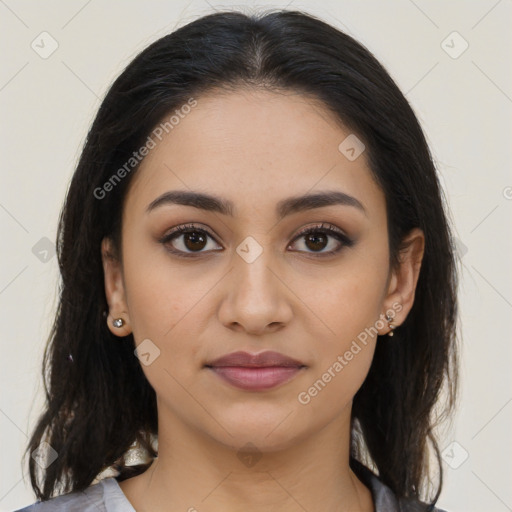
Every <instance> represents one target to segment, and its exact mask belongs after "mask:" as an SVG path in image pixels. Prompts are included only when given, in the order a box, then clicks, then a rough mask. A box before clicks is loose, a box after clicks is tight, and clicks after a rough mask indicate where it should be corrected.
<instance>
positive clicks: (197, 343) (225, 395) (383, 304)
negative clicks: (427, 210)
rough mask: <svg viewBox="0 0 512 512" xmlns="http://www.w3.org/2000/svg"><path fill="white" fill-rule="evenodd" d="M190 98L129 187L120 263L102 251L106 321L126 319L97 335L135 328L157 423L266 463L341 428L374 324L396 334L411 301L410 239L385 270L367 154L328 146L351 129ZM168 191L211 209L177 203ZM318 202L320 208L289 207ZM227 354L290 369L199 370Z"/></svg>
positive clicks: (316, 107) (316, 112) (260, 96)
mask: <svg viewBox="0 0 512 512" xmlns="http://www.w3.org/2000/svg"><path fill="white" fill-rule="evenodd" d="M196 99H197V105H196V106H195V107H194V108H193V109H191V111H190V112H189V113H188V114H187V115H186V116H183V117H182V118H180V121H179V124H177V125H175V126H174V127H173V129H172V130H170V131H169V133H168V134H166V135H165V136H164V137H162V140H161V141H158V139H157V140H156V142H157V143H156V146H155V147H154V148H153V149H151V151H150V152H149V154H148V155H147V156H146V158H145V159H144V161H143V162H142V164H141V166H140V168H139V169H138V170H137V172H136V175H135V176H134V177H133V179H132V182H131V184H130V187H129V190H128V193H127V196H126V199H125V203H124V208H123V217H122V247H121V251H122V262H121V261H115V260H112V259H110V258H108V257H107V256H106V253H107V250H108V247H109V245H108V244H109V242H108V241H107V240H105V241H104V244H103V250H104V269H105V286H106V293H107V299H108V302H109V307H110V315H109V320H112V319H113V318H116V317H122V318H123V319H124V320H125V325H124V326H123V327H122V328H121V329H116V328H114V327H112V326H111V323H110V322H109V325H110V328H111V330H112V332H113V333H115V334H117V335H126V334H128V333H130V332H133V335H134V339H135V343H136V345H137V346H138V347H140V352H141V353H143V354H144V356H143V357H141V365H142V369H143V371H144V373H145V375H146V377H147V379H148V381H149V382H150V384H151V386H152V387H153V388H154V390H155V392H156V395H157V402H158V413H159V421H162V419H163V418H166V421H169V422H172V423H174V424H175V425H177V424H179V425H181V426H183V427H184V428H186V429H189V430H190V431H193V432H195V433H197V435H204V436H206V437H208V438H209V439H213V440H215V441H217V442H219V443H222V444H225V445H229V446H238V447H240V446H243V445H245V444H246V443H247V442H251V443H253V444H254V445H256V446H257V447H258V448H259V449H260V450H262V451H264V450H268V451H271V450H275V449H279V448H283V447H285V446H288V445H291V444H293V443H294V442H296V441H297V440H299V439H301V438H305V437H307V436H311V435H314V433H315V432H318V431H320V430H321V429H322V428H324V427H325V426H326V425H327V424H329V423H331V422H333V421H345V422H346V421H348V420H349V418H350V410H351V403H352V399H353V397H354V395H355V393H356V391H357V390H358V389H359V387H360V386H361V384H362V383H363V381H364V379H365V377H366V375H367V372H368V369H369V367H370V364H371V361H372V357H373V354H374V349H375V344H376V340H377V337H376V333H377V332H378V333H379V334H385V333H387V332H389V327H388V322H387V321H386V320H385V318H384V316H385V315H386V312H388V313H391V315H392V316H393V317H394V320H393V324H396V325H399V324H400V323H401V322H402V321H403V319H404V318H405V315H406V314H407V312H408V310H409V309H410V306H411V305H412V299H413V295H414V287H415V284H416V279H417V273H418V271H419V265H418V262H419V261H420V260H421V250H422V249H421V236H416V240H417V241H418V244H416V247H417V248H418V250H416V251H412V252H411V258H409V259H408V257H407V255H406V256H404V264H403V266H402V267H401V269H399V270H397V271H396V272H395V271H392V270H391V269H390V267H389V251H388V232H387V219H386V203H385V197H384V195H383V193H382V191H381V190H380V189H379V187H378V186H377V185H376V183H375V182H374V180H373V179H372V176H371V174H370V171H369V168H368V165H367V160H366V155H365V153H364V152H363V153H362V154H361V155H360V156H358V157H357V158H355V159H354V156H356V155H357V153H355V152H351V151H350V149H348V151H347V147H348V148H350V147H351V146H350V144H348V143H349V142H350V141H352V142H353V135H352V138H350V139H348V141H347V142H345V143H344V144H345V145H343V144H342V145H341V150H340V149H339V147H340V144H341V143H342V142H343V141H344V140H345V139H346V138H347V137H349V136H351V133H350V131H348V130H346V129H344V128H343V127H342V126H341V125H340V124H339V123H337V122H336V120H335V119H334V118H333V117H332V115H331V114H330V113H328V112H327V111H326V110H325V109H324V108H323V107H322V106H321V105H320V104H319V103H317V102H315V101H314V100H313V99H311V98H307V97H305V96H303V95H299V94H295V93H292V92H288V93H286V94H285V93H282V94H277V93H272V92H267V91H265V92H263V91H239V92H236V93H233V92H231V93H224V94H220V93H211V94H209V95H205V96H201V97H199V98H196ZM347 144H348V146H347ZM352 146H353V144H352ZM354 147H355V150H356V151H357V150H358V149H359V148H360V146H354ZM177 191H180V192H186V193H191V192H193V193H197V194H207V195H209V196H213V197H214V198H215V199H216V201H218V203H217V202H215V201H213V200H208V201H203V202H202V203H201V204H199V203H197V202H196V203H195V204H196V206H192V205H191V204H190V201H188V204H182V203H184V202H185V203H187V201H183V200H181V201H180V200H176V196H174V200H173V196H172V194H169V193H172V192H177ZM316 194H330V196H329V195H328V196H324V199H323V200H322V199H317V200H316V201H314V200H313V201H307V200H302V201H295V200H296V199H297V198H299V197H301V196H305V195H316ZM325 197H327V198H328V199H329V198H330V200H326V199H325ZM182 199H183V198H182ZM219 203H220V204H224V206H226V207H225V208H221V207H220V206H219ZM200 206H202V207H200ZM213 206H215V208H213ZM212 208H213V209H212ZM177 228H180V229H181V228H184V229H185V231H176V229H177ZM307 230H310V232H309V233H306V234H305V233H304V232H305V231H307ZM413 246H414V244H413ZM235 351H244V352H248V353H250V354H259V353H262V352H265V351H275V352H278V353H280V354H282V355H284V356H288V357H289V358H292V359H293V360H295V361H296V362H297V361H298V362H299V363H300V365H299V368H297V367H281V368H276V367H274V368H273V369H272V368H270V369H269V368H267V369H266V370H261V369H260V370H259V372H260V373H259V375H256V373H255V371H256V370H255V369H254V368H252V369H250V368H249V369H248V368H245V369H242V370H240V368H239V369H238V370H237V369H231V370H226V368H224V369H220V370H219V368H218V367H216V368H211V367H208V366H207V365H208V364H209V363H211V362H212V361H214V360H215V359H217V358H219V357H221V356H224V355H227V354H230V353H232V352H235ZM227 379H231V380H227ZM255 382H257V383H259V385H260V386H259V387H258V386H257V385H255V384H254V383H255ZM251 383H252V384H251Z"/></svg>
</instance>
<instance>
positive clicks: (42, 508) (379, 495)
mask: <svg viewBox="0 0 512 512" xmlns="http://www.w3.org/2000/svg"><path fill="white" fill-rule="evenodd" d="M353 469H354V472H355V473H356V474H357V476H358V477H359V478H360V479H361V481H362V482H363V483H364V484H365V485H366V486H367V487H368V488H369V489H370V491H371V493H372V497H373V502H374V504H375V512H444V511H443V510H440V509H437V508H432V509H429V508H428V507H427V506H426V505H425V504H423V503H420V502H418V501H409V500H397V498H396V497H395V495H394V494H393V492H392V491H391V489H390V488H389V487H387V486H386V485H384V484H383V483H382V482H381V481H380V480H379V479H378V477H377V476H376V475H375V474H374V473H372V472H371V471H370V470H369V469H367V468H366V467H364V466H362V465H358V466H357V467H353ZM14 512H136V511H135V509H134V508H133V507H132V505H131V503H130V502H129V501H128V498H127V497H126V496H125V494H124V493H123V491H122V490H121V487H119V484H118V482H117V480H116V478H115V477H108V478H104V479H103V480H101V481H100V482H98V483H97V484H94V485H91V486H89V487H88V488H87V489H85V490H84V491H83V492H81V491H77V492H72V493H69V494H64V495H62V496H57V497H55V498H51V499H49V500H47V501H41V502H36V503H34V504H33V505H29V506H28V507H25V508H21V509H18V510H16V511H14Z"/></svg>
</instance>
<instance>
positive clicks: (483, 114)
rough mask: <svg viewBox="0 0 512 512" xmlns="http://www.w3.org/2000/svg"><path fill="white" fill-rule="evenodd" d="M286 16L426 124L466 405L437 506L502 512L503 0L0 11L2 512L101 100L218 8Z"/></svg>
mask: <svg viewBox="0 0 512 512" xmlns="http://www.w3.org/2000/svg"><path fill="white" fill-rule="evenodd" d="M285 6H287V8H288V9H301V10H304V11H307V12H311V13H313V14H315V15H317V16H319V17H321V18H323V19H324V20H325V21H327V22H329V23H332V24H333V25H335V26H336V27H338V28H339V29H341V30H344V31H346V32H347V33H348V34H350V35H352V36H353V37H355V38H356V39H357V40H358V41H360V42H362V43H363V44H364V45H365V46H367V47H368V48H369V49H370V50H371V51H372V52H373V53H374V54H375V55H376V57H377V58H378V59H379V60H380V61H381V62H382V63H383V64H384V65H385V67H386V68H387V69H388V71H389V72H390V74H391V75H392V76H393V78H394V79H395V80H396V82H397V83H398V85H399V87H400V88H401V89H402V91H403V92H404V93H405V94H406V97H407V98H408V100H409V101H410V103H411V105H412V106H413V108H414V110H415V112H416V114H417V115H418V117H419V119H420V122H421V123H422V126H423V128H424V130H425V133H426V135H427V138H428V141H429V143H430V145H431V149H432V152H433V155H434V157H435V159H436V162H437V165H438V169H439V173H440V176H441V179H442V183H443V187H444V190H445V193H446V196H447V199H448V201H449V206H450V211H451V216H452V217H453V222H454V225H455V229H456V236H457V244H458V248H459V251H460V254H461V256H462V267H461V285H460V307H461V325H462V328H461V339H462V358H461V374H462V385H461V399H460V404H459V408H458V413H457V415H456V417H455V421H454V422H453V425H452V428H451V429H449V430H447V431H446V437H445V438H444V439H443V441H442V443H441V448H442V449H443V453H444V462H443V464H444V466H445V475H446V481H445V487H444V490H443V493H442V495H441V499H440V501H439V505H440V506H441V507H442V508H445V509H447V510H449V511H451V512H481V511H483V510H485V511H486V512H506V511H507V510H512V486H511V485H510V482H512V478H511V477H512V470H511V467H512V464H511V460H512V442H511V435H510V434H511V432H512V403H511V402H512V386H511V380H512V377H511V372H510V366H511V361H512V358H511V352H512V349H511V346H512V344H511V343H510V342H511V339H510V338H511V336H510V332H511V321H510V320H511V317H512V315H511V313H512V286H511V284H512V271H511V265H510V261H512V260H511V254H512V241H511V240H512V236H511V234H512V230H511V224H512V222H511V220H512V216H511V213H512V175H511V172H510V168H511V132H512V130H511V124H512V121H511V119H512V117H511V114H512V85H511V84H512V80H511V65H512V58H511V56H512V55H511V53H512V52H511V49H512V42H511V32H512V31H511V30H510V29H511V19H512V2H511V1H510V0H500V1H497V0H480V1H471V2H468V1H463V0H460V1H444V2H441V1H424V0H415V1H412V0H393V1H379V0H372V1H356V0H340V1H334V0H328V1H324V0H315V1H307V2H304V1H302V2H301V1H300V0H295V1H292V2H278V1H275V2H269V3H259V4H255V3H251V2H247V3H244V4H240V3H237V4H231V3H229V2H226V3H222V4H221V3H218V2H216V1H214V0H210V1H209V2H207V1H206V0H197V1H192V2H186V1H163V0H150V1H144V2H142V1H124V2H122V3H121V2H113V1H111V2H109V1H106V0H89V1H87V0H72V1H69V0H68V1H64V0H53V1H45V2H37V1H32V2H30V1H22V0H0V41H1V48H2V51H3V53H2V65H1V68H0V108H1V121H2V122H1V134H0V146H1V160H0V164H1V185H0V229H1V240H2V242H1V244H2V245H1V251H0V256H1V265H0V314H1V320H0V329H1V333H0V339H1V362H0V364H1V398H0V428H1V435H0V442H1V457H0V464H1V474H0V510H2V511H9V510H13V509H15V508H18V507H21V506H23V505H27V504H29V503H32V502H34V501H35V497H34V495H33V493H32V491H31V488H30V487H29V484H28V478H27V477H25V478H24V477H23V475H24V473H26V467H22V465H21V456H22V452H23V450H24V448H25V446H26V442H27V436H28V434H29V433H30V432H31V430H32V428H33V427H34V422H35V419H36V418H37V416H38V414H39V413H40V411H41V407H42V399H43V391H42V380H41V370H40V368H41V357H42V352H43V348H44V344H45V342H46V339H47V336H48V331H49V328H50V324H51V320H52V315H53V313H54V308H55V302H56V301H55V297H56V291H57V283H58V269H57V262H56V257H55V256H54V252H53V251H54V245H53V243H54V239H55V234H56V226H57V218H58V213H59V209H60V206H61V203H62V201H63V199H64V194H65V191H66V188H67V185H68V182H69V179H70V177H71V175H72V173H73V170H74V167H75V165H76V162H77V158H78V156H79V154H80V150H81V146H82V144H83V141H84V138H85V135H86V133H87V130H88V128H89V125H90V123H91V121H92V119H93V117H94V115H95V113H96V110H97V108H98V106H99V104H100V100H101V98H102V97H103V96H104V94H105V92H106V90H107V89H108V87H109V85H110V84H111V82H112V81H113V79H114V78H115V77H116V76H117V75H118V74H119V73H120V72H121V71H122V69H123V68H124V67H125V66H126V64H127V63H128V62H129V61H130V60H131V59H132V58H133V57H134V56H135V55H136V54H137V53H138V52H139V51H141V50H142V49H143V48H144V47H146V46H147V45H148V44H149V43H151V42H153V41H155V40H156V39H158V38H159V37H161V36H163V35H165V34H167V33H169V32H171V31H172V30H174V29H175V28H177V27H179V26H182V25H184V24H185V23H188V22H189V21H192V20H194V19H196V18H197V17H199V16H201V15H204V14H207V13H210V12H213V10H215V9H216V10H221V9H224V8H229V9H231V8H240V9H242V10H245V11H250V10H256V9H264V8H271V7H285ZM43 32H46V34H42V33H43ZM42 40H43V41H44V42H43V43H42V42H41V41H42ZM52 51H53V53H51V54H49V53H50V52H52Z"/></svg>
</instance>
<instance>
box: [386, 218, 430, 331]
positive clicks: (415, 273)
mask: <svg viewBox="0 0 512 512" xmlns="http://www.w3.org/2000/svg"><path fill="white" fill-rule="evenodd" d="M402 247H403V249H401V251H400V254H399V266H398V268H397V269H392V270H391V278H390V280H389V285H388V290H387V295H386V298H385V299H384V307H385V308H386V309H385V312H384V314H383V315H384V317H385V316H386V315H387V314H388V315H390V316H392V317H393V320H391V323H392V324H393V325H394V326H395V327H398V326H399V325H400V324H402V323H403V322H404V320H405V319H406V318H407V315H408V314H409V311H410V310H411V308H412V305H413V304H414V295H415V292H416V284H417V282H418V278H419V275H420V269H421V263H422V261H423V253H424V250H425V235H424V234H423V231H422V230H421V229H419V228H414V229H412V230H411V231H410V232H409V233H408V234H407V236H406V237H405V239H404V240H403V243H402ZM389 331H390V329H389V327H388V325H386V326H385V327H384V328H383V329H382V332H379V334H387V333H389Z"/></svg>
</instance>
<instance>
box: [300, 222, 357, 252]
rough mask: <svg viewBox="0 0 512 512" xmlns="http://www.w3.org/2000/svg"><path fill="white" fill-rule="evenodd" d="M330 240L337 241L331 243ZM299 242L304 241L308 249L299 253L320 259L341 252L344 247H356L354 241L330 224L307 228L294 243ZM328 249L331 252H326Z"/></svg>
mask: <svg viewBox="0 0 512 512" xmlns="http://www.w3.org/2000/svg"><path fill="white" fill-rule="evenodd" d="M330 239H335V242H330ZM298 240H304V245H305V246H306V249H308V250H306V251H299V252H306V253H309V254H313V255H315V256H316V255H318V256H320V257H321V256H328V255H332V254H336V253H338V252H340V251H341V249H343V247H350V246H352V245H354V241H353V240H352V239H350V238H349V237H348V236H347V235H345V233H343V232H342V231H341V230H339V229H338V228H336V227H335V226H332V225H330V224H327V225H326V224H322V225H320V226H314V227H309V228H306V229H305V230H303V231H302V232H301V233H299V234H298V235H297V237H296V238H295V240H294V242H296V241H298ZM326 248H328V249H329V250H327V251H325V250H324V249H326ZM315 253H317V254H315Z"/></svg>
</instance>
